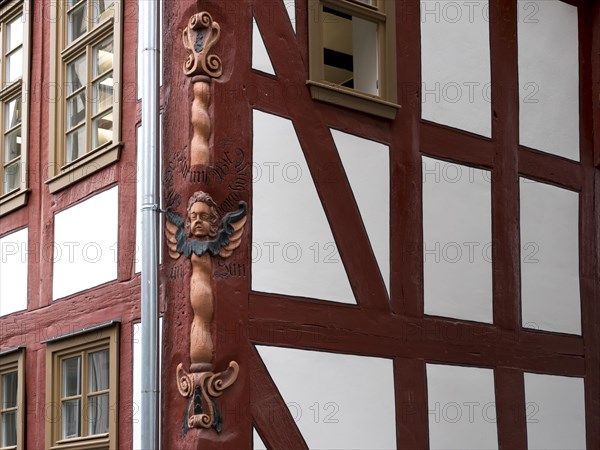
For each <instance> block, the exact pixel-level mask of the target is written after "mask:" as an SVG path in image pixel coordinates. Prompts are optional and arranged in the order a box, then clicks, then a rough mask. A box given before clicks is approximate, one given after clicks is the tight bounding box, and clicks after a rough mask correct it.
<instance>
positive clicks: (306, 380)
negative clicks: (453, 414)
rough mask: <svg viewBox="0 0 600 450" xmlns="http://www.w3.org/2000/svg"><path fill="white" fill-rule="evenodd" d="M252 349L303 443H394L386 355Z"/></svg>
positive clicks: (327, 446) (341, 445)
mask: <svg viewBox="0 0 600 450" xmlns="http://www.w3.org/2000/svg"><path fill="white" fill-rule="evenodd" d="M257 349H258V352H259V354H260V356H261V358H262V360H263V361H264V363H265V365H266V367H267V369H268V370H269V373H270V374H271V377H272V378H273V381H274V382H275V384H276V385H277V389H278V390H279V392H280V393H281V395H282V397H283V400H284V401H285V403H286V404H287V406H288V408H289V410H290V413H291V414H292V417H293V418H294V420H295V421H296V424H297V426H298V428H299V430H300V432H301V433H302V436H303V437H304V439H305V441H306V443H307V445H308V447H309V448H315V449H342V448H343V449H392V448H396V413H395V405H394V368H393V362H392V361H391V360H389V359H383V358H373V357H362V356H354V355H345V354H337V353H325V352H315V351H308V350H297V349H288V348H281V347H266V346H257ZM365 430H376V433H373V432H365Z"/></svg>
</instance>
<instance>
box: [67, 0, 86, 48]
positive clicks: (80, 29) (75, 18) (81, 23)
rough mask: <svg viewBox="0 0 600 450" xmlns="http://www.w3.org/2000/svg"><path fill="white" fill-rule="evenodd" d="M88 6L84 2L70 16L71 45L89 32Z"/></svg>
mask: <svg viewBox="0 0 600 450" xmlns="http://www.w3.org/2000/svg"><path fill="white" fill-rule="evenodd" d="M87 19H88V14H87V5H86V2H84V3H83V4H82V5H81V6H78V7H77V8H75V9H74V10H73V11H71V12H70V13H69V14H68V18H67V20H68V23H69V25H68V26H69V44H70V43H71V42H73V41H74V40H75V39H77V38H78V37H79V36H81V35H83V34H85V33H86V32H87Z"/></svg>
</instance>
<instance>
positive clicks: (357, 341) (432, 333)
mask: <svg viewBox="0 0 600 450" xmlns="http://www.w3.org/2000/svg"><path fill="white" fill-rule="evenodd" d="M249 326H250V328H249V336H250V339H251V340H252V341H253V342H256V343H261V344H268V345H282V346H285V347H297V348H306V349H314V350H319V349H321V350H326V351H333V352H339V353H354V354H359V355H365V356H368V355H374V356H381V357H387V358H393V357H395V356H397V357H403V358H424V359H426V360H427V361H432V362H433V361H437V362H440V363H446V364H459V365H460V364H465V365H474V366H482V367H494V366H496V365H505V366H509V367H522V368H526V369H527V370H529V371H535V372H542V373H557V374H558V373H560V374H563V375H570V376H582V375H583V373H584V360H583V358H582V355H583V352H584V350H583V343H582V340H581V338H579V337H576V336H568V335H562V336H561V335H557V334H555V333H542V332H536V333H531V332H514V331H510V330H502V329H499V328H498V327H494V326H492V325H483V324H477V323H473V322H464V321H456V320H452V319H442V318H433V317H426V318H424V319H416V318H403V317H402V316H395V315H390V314H381V313H378V312H376V311H361V310H358V309H356V308H351V307H347V306H345V305H340V306H338V305H333V304H325V303H324V304H322V305H321V304H319V302H315V301H312V302H311V301H302V300H297V299H291V298H283V297H277V296H263V295H257V294H253V295H251V296H250V323H249Z"/></svg>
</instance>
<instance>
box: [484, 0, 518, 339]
mask: <svg viewBox="0 0 600 450" xmlns="http://www.w3.org/2000/svg"><path fill="white" fill-rule="evenodd" d="M517 15H518V11H517V4H516V2H502V3H499V4H498V5H497V7H496V8H490V23H491V26H490V41H491V49H490V53H491V57H492V61H491V70H492V86H493V88H492V140H493V148H494V168H493V170H492V186H491V187H492V205H493V206H492V236H493V247H492V250H493V263H492V270H493V290H494V323H495V324H496V325H498V326H499V327H500V328H501V329H506V330H519V329H520V328H521V313H520V311H521V307H520V306H521V305H520V291H521V284H520V270H521V267H520V257H521V252H520V239H519V177H518V173H517V172H518V169H517V166H518V162H517V160H518V145H519V105H518V96H517V95H508V93H517V92H518V91H519V86H518V61H517V20H518V19H517ZM494 88H495V89H494ZM497 205H501V207H497Z"/></svg>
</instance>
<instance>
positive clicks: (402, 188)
mask: <svg viewBox="0 0 600 450" xmlns="http://www.w3.org/2000/svg"><path fill="white" fill-rule="evenodd" d="M419 5H420V3H419V2H418V1H415V0H411V1H410V2H409V1H407V2H396V8H397V9H396V34H397V38H396V46H397V50H398V55H397V61H396V62H397V64H396V73H397V77H398V84H397V91H398V103H399V104H400V106H401V109H400V110H399V111H398V116H397V118H396V120H395V121H394V122H393V123H392V129H391V136H392V152H391V154H390V158H391V177H390V179H391V182H392V186H391V205H390V218H391V236H390V255H391V265H390V278H391V280H390V284H391V293H392V295H391V306H392V310H393V311H394V313H396V314H403V315H406V316H409V317H421V316H422V315H423V222H422V214H421V211H422V200H421V186H422V181H421V166H422V164H421V155H420V150H422V147H421V145H422V140H421V139H422V134H421V133H420V130H419V119H420V117H421V99H420V85H421V83H420V80H421V72H420V67H421V64H420V58H421V55H420V53H421V49H420V39H421V37H420V23H419V20H418V18H419V14H418V11H419ZM409 12H414V13H415V15H414V16H413V15H410V16H407V14H408V13H409ZM408 17H410V20H408ZM421 431H423V430H421Z"/></svg>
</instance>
